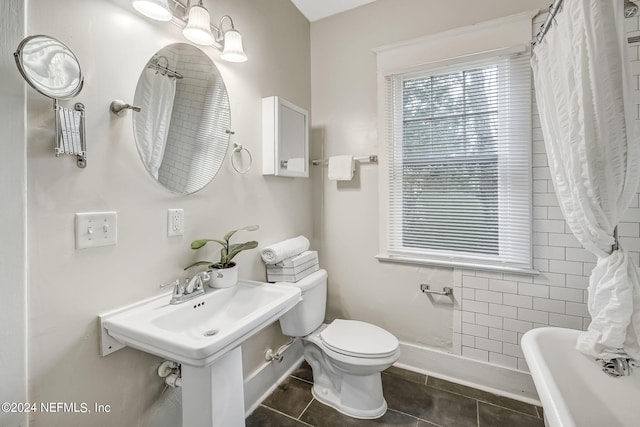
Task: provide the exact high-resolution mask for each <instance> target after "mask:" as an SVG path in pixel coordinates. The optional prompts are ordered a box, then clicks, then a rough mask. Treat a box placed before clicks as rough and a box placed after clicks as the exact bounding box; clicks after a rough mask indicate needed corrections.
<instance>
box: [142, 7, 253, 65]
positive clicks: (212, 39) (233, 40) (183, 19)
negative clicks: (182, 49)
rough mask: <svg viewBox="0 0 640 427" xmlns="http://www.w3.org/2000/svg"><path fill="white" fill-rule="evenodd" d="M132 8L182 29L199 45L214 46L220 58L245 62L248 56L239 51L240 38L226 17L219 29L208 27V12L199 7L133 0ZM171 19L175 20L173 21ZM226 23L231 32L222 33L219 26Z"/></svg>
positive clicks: (240, 45) (209, 25) (209, 19)
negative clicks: (229, 25)
mask: <svg viewBox="0 0 640 427" xmlns="http://www.w3.org/2000/svg"><path fill="white" fill-rule="evenodd" d="M169 3H171V6H170V5H169ZM132 4H133V7H134V8H135V9H136V10H137V11H138V12H140V13H141V14H143V15H144V16H146V17H147V18H151V19H154V20H157V21H172V22H173V23H174V24H176V25H179V26H181V27H182V26H184V27H183V30H182V35H184V37H185V38H186V39H187V40H189V41H191V42H193V43H195V44H199V45H203V46H214V47H215V48H217V49H218V50H220V51H222V54H221V55H220V58H222V59H223V60H225V61H229V62H245V61H246V60H247V55H246V54H245V53H244V48H243V47H242V35H241V34H240V32H239V31H238V30H236V28H235V26H234V25H233V19H231V17H230V16H229V15H224V16H223V17H222V18H220V24H219V26H218V27H216V26H214V25H211V18H210V16H209V11H208V10H207V8H206V7H204V5H203V4H202V0H199V1H198V4H194V5H192V4H191V0H187V4H186V5H185V4H182V3H181V2H180V1H179V0H132ZM172 18H175V19H173V20H172ZM225 19H228V20H229V23H230V24H231V29H229V30H227V31H223V30H222V23H223V21H224V20H225Z"/></svg>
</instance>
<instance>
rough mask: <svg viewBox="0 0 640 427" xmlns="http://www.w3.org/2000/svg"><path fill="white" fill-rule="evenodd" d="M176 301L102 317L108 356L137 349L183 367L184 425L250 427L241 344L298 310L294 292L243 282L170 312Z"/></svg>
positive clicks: (155, 301) (157, 300)
mask: <svg viewBox="0 0 640 427" xmlns="http://www.w3.org/2000/svg"><path fill="white" fill-rule="evenodd" d="M170 299H171V295H170V294H165V295H161V296H158V297H154V298H150V299H147V300H144V301H140V302H138V303H135V304H132V305H130V306H127V307H123V308H120V309H117V310H114V311H112V312H109V313H104V314H102V315H100V316H99V319H100V328H101V355H102V356H107V355H108V354H111V353H113V352H114V351H117V350H119V349H121V348H123V347H125V346H129V347H132V348H135V349H138V350H141V351H145V352H147V353H151V354H154V355H156V356H159V357H162V358H165V359H169V360H173V361H176V362H179V363H181V364H182V425H183V426H184V427H214V426H215V427H217V426H221V427H222V426H224V427H233V426H243V425H244V401H243V396H244V394H243V378H242V353H241V348H240V344H242V342H243V341H245V340H246V339H247V338H249V337H250V336H252V335H254V334H255V333H256V332H258V331H260V330H261V329H262V328H264V327H265V326H268V325H269V324H271V323H273V322H275V321H276V320H278V319H279V318H280V317H281V316H282V315H283V314H284V313H286V312H287V311H289V310H290V309H291V308H292V307H293V306H294V305H296V304H297V303H298V301H299V299H300V290H299V289H298V288H297V287H293V286H282V285H275V284H271V283H263V282H256V281H250V280H241V281H240V282H238V284H237V285H236V286H234V287H231V288H226V289H217V290H209V292H207V293H206V294H205V295H202V296H199V297H197V298H194V299H192V300H189V301H187V302H184V303H181V304H177V305H170V304H169V300H170Z"/></svg>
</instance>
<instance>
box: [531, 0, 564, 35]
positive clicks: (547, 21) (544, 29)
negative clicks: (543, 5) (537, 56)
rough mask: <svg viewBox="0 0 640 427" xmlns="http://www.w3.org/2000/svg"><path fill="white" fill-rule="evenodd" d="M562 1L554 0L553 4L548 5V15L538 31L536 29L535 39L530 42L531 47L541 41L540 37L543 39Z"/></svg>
mask: <svg viewBox="0 0 640 427" xmlns="http://www.w3.org/2000/svg"><path fill="white" fill-rule="evenodd" d="M563 1H564V0H555V1H554V2H553V4H552V5H551V6H549V16H547V19H545V21H544V23H543V24H542V25H541V26H540V31H538V34H537V35H536V39H535V40H534V41H533V42H532V43H531V45H532V46H533V47H535V46H536V45H538V44H540V43H541V42H542V39H544V36H545V35H546V34H547V31H549V28H550V27H551V24H552V23H553V18H555V17H556V13H558V12H559V11H560V7H561V6H562V2H563Z"/></svg>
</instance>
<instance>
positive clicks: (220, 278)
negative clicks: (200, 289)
mask: <svg viewBox="0 0 640 427" xmlns="http://www.w3.org/2000/svg"><path fill="white" fill-rule="evenodd" d="M236 283H238V266H237V265H234V266H233V267H229V268H213V269H211V279H209V286H210V287H212V288H229V287H231V286H234V285H235V284H236Z"/></svg>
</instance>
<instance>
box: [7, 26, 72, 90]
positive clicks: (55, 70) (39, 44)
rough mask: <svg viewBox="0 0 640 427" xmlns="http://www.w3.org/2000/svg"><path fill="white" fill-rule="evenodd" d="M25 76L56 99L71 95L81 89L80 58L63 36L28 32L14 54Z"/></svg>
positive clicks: (28, 80) (32, 85)
mask: <svg viewBox="0 0 640 427" xmlns="http://www.w3.org/2000/svg"><path fill="white" fill-rule="evenodd" d="M13 55H14V57H15V60H16V64H17V65H18V69H19V70H20V74H22V77H24V79H25V80H26V81H27V83H29V85H31V87H32V88H34V89H35V90H37V91H38V92H40V93H41V94H43V95H45V96H48V97H49V98H54V99H70V98H73V97H74V96H76V95H77V94H78V93H80V91H81V90H82V85H83V82H84V79H83V77H82V71H81V70H80V62H78V58H77V57H76V56H75V55H74V53H73V51H72V50H71V49H69V47H68V46H67V45H65V44H64V43H62V42H61V41H60V40H57V39H54V38H53V37H49V36H42V35H36V36H29V37H27V38H25V39H24V40H22V41H21V42H20V45H18V49H17V50H16V52H15V53H14V54H13Z"/></svg>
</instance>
